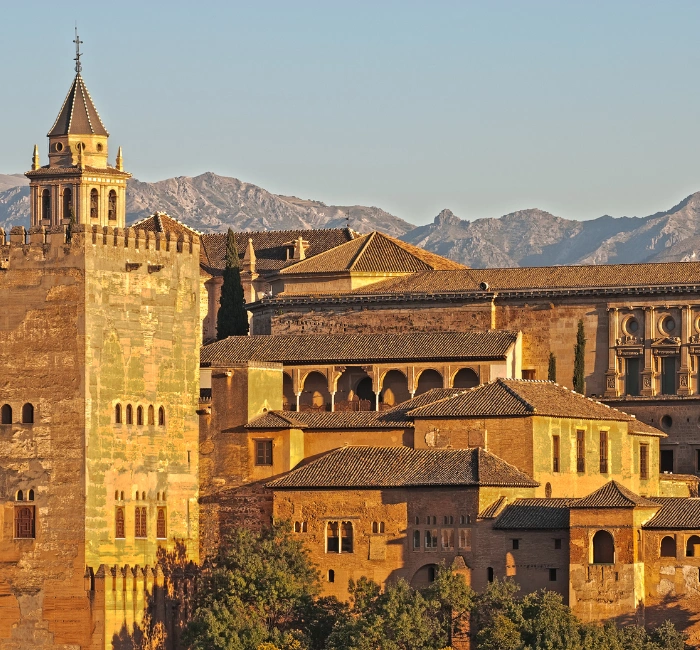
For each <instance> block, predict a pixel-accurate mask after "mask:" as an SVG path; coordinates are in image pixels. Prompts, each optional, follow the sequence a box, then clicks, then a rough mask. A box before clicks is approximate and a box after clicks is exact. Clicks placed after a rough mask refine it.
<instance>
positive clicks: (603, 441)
mask: <svg viewBox="0 0 700 650" xmlns="http://www.w3.org/2000/svg"><path fill="white" fill-rule="evenodd" d="M600 473H601V474H607V473H608V432H607V431H601V432H600Z"/></svg>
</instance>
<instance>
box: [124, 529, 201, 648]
mask: <svg viewBox="0 0 700 650" xmlns="http://www.w3.org/2000/svg"><path fill="white" fill-rule="evenodd" d="M157 562H158V563H157V567H158V569H159V570H160V572H162V576H163V579H162V581H159V582H158V584H154V586H153V591H152V593H150V594H148V595H147V597H146V607H145V612H144V614H143V617H141V620H140V622H138V623H136V622H134V623H133V624H132V625H131V629H129V626H128V624H127V622H126V621H124V622H123V623H122V627H121V629H120V630H119V632H118V633H116V634H114V636H113V637H112V648H113V649H114V650H175V649H176V648H178V647H179V642H180V637H181V635H182V632H183V629H184V626H185V624H186V623H187V621H188V620H189V617H190V615H191V613H192V612H191V606H192V605H191V603H192V594H193V593H194V589H195V587H196V576H197V573H198V568H197V566H196V565H195V564H194V563H193V562H191V561H190V560H188V559H187V551H186V548H185V545H184V544H182V543H181V542H178V543H177V544H176V546H175V548H174V549H173V550H172V551H171V552H168V551H166V550H165V549H163V548H160V549H158V560H157Z"/></svg>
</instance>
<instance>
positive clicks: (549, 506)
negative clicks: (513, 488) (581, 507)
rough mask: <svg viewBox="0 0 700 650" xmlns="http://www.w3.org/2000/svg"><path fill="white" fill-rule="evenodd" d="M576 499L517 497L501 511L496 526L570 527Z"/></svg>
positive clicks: (534, 528)
mask: <svg viewBox="0 0 700 650" xmlns="http://www.w3.org/2000/svg"><path fill="white" fill-rule="evenodd" d="M574 502H575V499H517V500H516V501H514V502H513V503H512V504H510V505H509V506H508V507H507V508H506V509H505V510H503V512H502V513H501V515H500V517H499V518H498V521H497V522H496V523H495V524H494V526H493V527H494V528H499V529H511V530H513V529H528V530H557V529H565V528H568V527H569V508H570V507H571V504H572V503H574Z"/></svg>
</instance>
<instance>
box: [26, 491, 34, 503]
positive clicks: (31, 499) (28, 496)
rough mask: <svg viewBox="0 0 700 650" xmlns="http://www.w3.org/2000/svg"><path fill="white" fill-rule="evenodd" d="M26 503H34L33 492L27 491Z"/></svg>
mask: <svg viewBox="0 0 700 650" xmlns="http://www.w3.org/2000/svg"><path fill="white" fill-rule="evenodd" d="M27 501H34V490H29V493H28V494H27Z"/></svg>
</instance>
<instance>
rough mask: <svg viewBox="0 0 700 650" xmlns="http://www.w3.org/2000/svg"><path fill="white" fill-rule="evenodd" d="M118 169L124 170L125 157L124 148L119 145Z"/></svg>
mask: <svg viewBox="0 0 700 650" xmlns="http://www.w3.org/2000/svg"><path fill="white" fill-rule="evenodd" d="M117 170H118V171H120V172H123V171H124V159H123V157H122V148H121V147H119V150H118V151H117Z"/></svg>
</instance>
